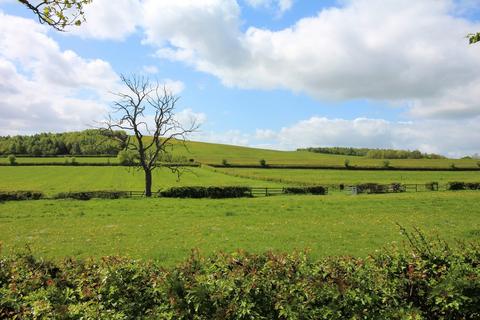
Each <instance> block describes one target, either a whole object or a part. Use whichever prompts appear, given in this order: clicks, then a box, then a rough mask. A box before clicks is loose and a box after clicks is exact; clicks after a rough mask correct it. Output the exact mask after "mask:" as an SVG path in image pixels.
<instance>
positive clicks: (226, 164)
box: [222, 159, 230, 167]
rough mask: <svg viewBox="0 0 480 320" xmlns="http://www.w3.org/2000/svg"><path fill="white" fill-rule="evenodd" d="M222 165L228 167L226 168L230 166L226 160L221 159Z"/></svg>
mask: <svg viewBox="0 0 480 320" xmlns="http://www.w3.org/2000/svg"><path fill="white" fill-rule="evenodd" d="M222 165H223V166H224V167H228V166H230V163H228V161H227V159H222Z"/></svg>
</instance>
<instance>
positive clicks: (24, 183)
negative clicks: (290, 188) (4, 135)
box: [0, 166, 280, 195]
mask: <svg viewBox="0 0 480 320" xmlns="http://www.w3.org/2000/svg"><path fill="white" fill-rule="evenodd" d="M0 176H1V177H2V179H1V181H0V190H3V191H15V190H35V191H42V192H44V193H45V194H47V195H53V194H56V193H59V192H66V191H95V190H119V191H127V190H132V191H141V190H143V187H144V176H143V172H142V171H137V170H134V169H128V168H126V167H91V166H87V167H75V166H28V167H21V166H19V167H10V166H4V167H0ZM185 185H188V186H226V185H232V186H262V187H264V186H280V185H279V184H278V183H274V182H265V181H261V180H258V181H252V180H251V179H244V178H238V177H232V176H228V175H224V174H219V173H215V172H213V171H210V170H205V169H202V168H185V169H183V172H182V175H181V176H180V179H179V180H178V179H177V175H176V174H173V173H172V172H171V171H170V170H169V169H166V168H162V169H159V170H156V171H155V172H154V177H153V190H158V189H162V188H167V187H172V186H185Z"/></svg>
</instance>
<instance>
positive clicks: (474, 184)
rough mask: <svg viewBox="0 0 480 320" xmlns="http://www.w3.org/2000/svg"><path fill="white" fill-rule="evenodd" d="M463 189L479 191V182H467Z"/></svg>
mask: <svg viewBox="0 0 480 320" xmlns="http://www.w3.org/2000/svg"><path fill="white" fill-rule="evenodd" d="M465 188H466V189H467V190H480V182H467V183H465Z"/></svg>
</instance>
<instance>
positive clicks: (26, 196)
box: [0, 191, 44, 201]
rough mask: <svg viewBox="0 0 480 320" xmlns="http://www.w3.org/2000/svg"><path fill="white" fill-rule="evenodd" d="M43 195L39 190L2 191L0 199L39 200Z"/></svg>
mask: <svg viewBox="0 0 480 320" xmlns="http://www.w3.org/2000/svg"><path fill="white" fill-rule="evenodd" d="M43 197H44V194H43V193H42V192H39V191H0V201H17V200H39V199H41V198H43Z"/></svg>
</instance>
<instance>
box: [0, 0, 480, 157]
mask: <svg viewBox="0 0 480 320" xmlns="http://www.w3.org/2000/svg"><path fill="white" fill-rule="evenodd" d="M33 2H35V1H33ZM85 15H86V19H87V21H86V22H85V23H84V24H82V25H81V26H80V27H71V28H69V29H68V30H67V32H58V31H55V30H54V29H53V28H51V27H48V26H45V25H41V24H39V23H38V20H36V18H35V16H34V15H33V14H32V13H31V12H30V11H28V10H27V9H26V8H24V7H23V6H22V5H21V4H19V3H18V2H17V1H16V0H0V135H16V134H33V133H38V132H46V131H48V132H63V131H71V130H81V129H85V128H89V127H91V126H93V125H94V124H95V123H96V122H97V121H101V120H102V119H105V117H106V115H107V114H108V113H109V111H110V110H111V109H110V108H111V106H112V103H113V101H114V99H115V97H114V96H113V95H112V92H117V91H121V90H122V86H121V82H120V80H119V76H120V75H121V74H124V75H127V76H131V75H143V76H146V77H149V78H150V79H152V81H159V82H160V83H164V84H165V85H166V86H167V87H168V88H169V90H171V91H172V92H173V93H175V94H176V95H178V96H180V100H179V103H178V107H177V108H178V109H177V111H178V113H177V116H178V119H179V120H181V121H188V120H190V119H196V120H197V122H198V123H199V124H201V126H200V130H199V131H198V132H196V133H194V134H193V135H192V136H191V137H190V138H191V139H192V140H199V141H207V142H217V143H225V144H235V145H245V146H252V147H260V148H273V149H279V150H294V149H296V148H302V147H315V146H348V147H371V148H396V149H409V150H413V149H419V150H421V151H423V152H433V153H440V154H443V155H447V156H451V157H461V156H464V155H472V154H474V153H480V130H479V125H480V44H477V45H469V44H468V41H467V39H466V38H465V36H466V35H467V34H468V33H472V32H480V0H458V1H455V0H418V1H407V0H338V1H335V0H331V1H330V0H326V1H322V0H315V1H312V0H175V1H170V0H116V1H109V0H93V3H92V4H90V5H88V7H87V8H86V10H85Z"/></svg>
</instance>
